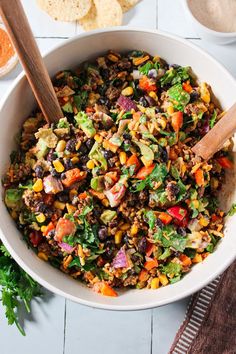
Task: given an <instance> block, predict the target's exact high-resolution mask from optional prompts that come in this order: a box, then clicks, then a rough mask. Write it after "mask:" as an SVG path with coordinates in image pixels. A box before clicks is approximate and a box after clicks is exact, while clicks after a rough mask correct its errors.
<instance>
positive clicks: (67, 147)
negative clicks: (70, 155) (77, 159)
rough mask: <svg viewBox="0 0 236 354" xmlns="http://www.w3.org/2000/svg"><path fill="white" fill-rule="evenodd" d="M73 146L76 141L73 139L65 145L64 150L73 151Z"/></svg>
mask: <svg viewBox="0 0 236 354" xmlns="http://www.w3.org/2000/svg"><path fill="white" fill-rule="evenodd" d="M75 145H76V140H75V139H70V140H68V141H67V143H66V150H67V151H70V152H74V151H75Z"/></svg>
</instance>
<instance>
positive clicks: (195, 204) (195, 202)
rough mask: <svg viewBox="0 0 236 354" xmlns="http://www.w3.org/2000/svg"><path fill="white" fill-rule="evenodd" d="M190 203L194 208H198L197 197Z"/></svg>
mask: <svg viewBox="0 0 236 354" xmlns="http://www.w3.org/2000/svg"><path fill="white" fill-rule="evenodd" d="M192 203H193V206H194V208H195V209H198V208H199V201H198V200H197V199H194V200H193V201H192Z"/></svg>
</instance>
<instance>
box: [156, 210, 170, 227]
mask: <svg viewBox="0 0 236 354" xmlns="http://www.w3.org/2000/svg"><path fill="white" fill-rule="evenodd" d="M158 218H159V219H160V220H161V221H162V222H163V224H164V225H168V224H169V223H170V222H171V220H172V216H170V215H169V214H167V213H164V212H161V213H160V214H159V215H158Z"/></svg>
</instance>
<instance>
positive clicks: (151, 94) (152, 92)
mask: <svg viewBox="0 0 236 354" xmlns="http://www.w3.org/2000/svg"><path fill="white" fill-rule="evenodd" d="M149 96H150V97H151V98H153V99H154V100H155V101H157V100H158V97H157V94H156V92H155V91H151V92H149Z"/></svg>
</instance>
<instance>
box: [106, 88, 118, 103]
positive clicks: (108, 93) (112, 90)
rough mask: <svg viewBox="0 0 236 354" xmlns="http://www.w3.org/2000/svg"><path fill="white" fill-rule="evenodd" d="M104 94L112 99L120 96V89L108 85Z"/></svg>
mask: <svg viewBox="0 0 236 354" xmlns="http://www.w3.org/2000/svg"><path fill="white" fill-rule="evenodd" d="M106 96H107V98H108V99H109V100H110V101H114V100H116V99H117V98H118V97H119V96H120V90H119V89H118V88H116V87H114V86H110V87H108V89H107V90H106Z"/></svg>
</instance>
